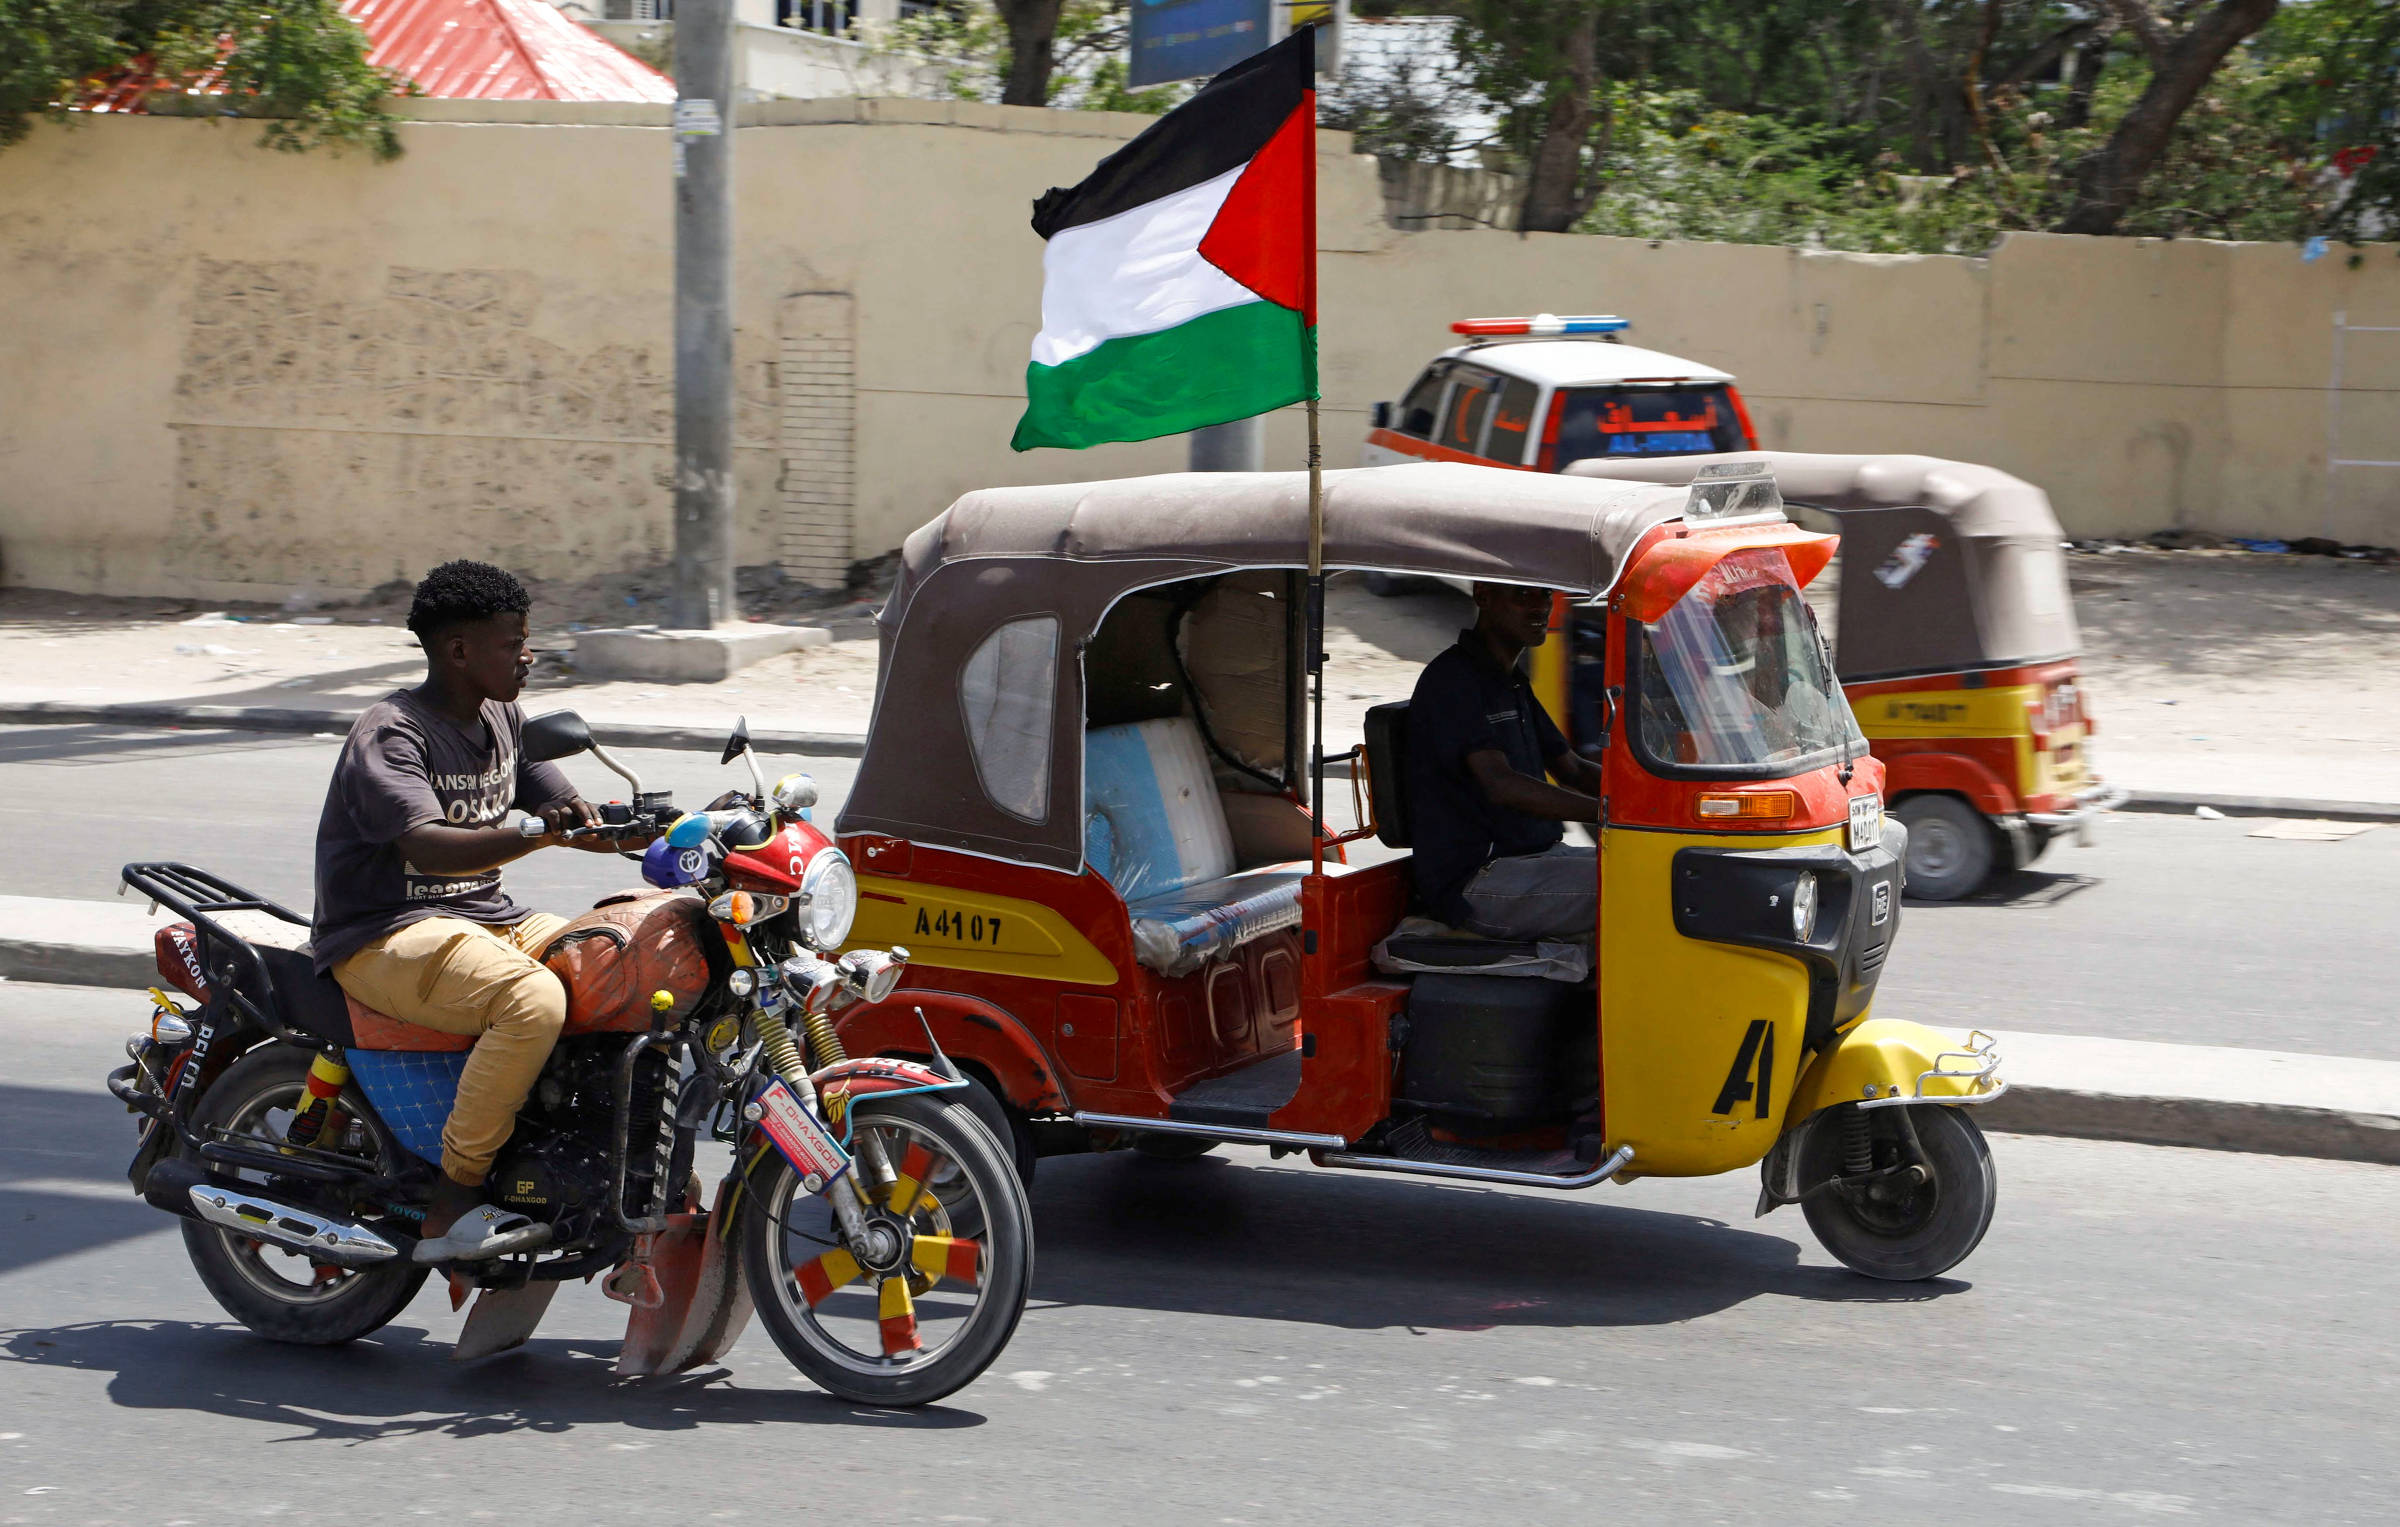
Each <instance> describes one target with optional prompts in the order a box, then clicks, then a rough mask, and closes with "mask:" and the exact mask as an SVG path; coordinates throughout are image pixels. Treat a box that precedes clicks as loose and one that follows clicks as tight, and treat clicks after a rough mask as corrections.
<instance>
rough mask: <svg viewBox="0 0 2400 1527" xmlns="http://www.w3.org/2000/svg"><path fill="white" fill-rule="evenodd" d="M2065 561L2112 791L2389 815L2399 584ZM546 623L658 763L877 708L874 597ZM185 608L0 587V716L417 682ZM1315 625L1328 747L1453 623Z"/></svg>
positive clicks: (2181, 555)
mask: <svg viewBox="0 0 2400 1527" xmlns="http://www.w3.org/2000/svg"><path fill="white" fill-rule="evenodd" d="M2069 568H2070V576H2071V579H2072V582H2073V585H2074V591H2075V601H2076V611H2077V614H2078V616H2079V618H2080V620H2081V622H2082V625H2083V633H2084V645H2085V657H2084V674H2085V683H2086V688H2087V689H2088V691H2089V693H2090V698H2091V705H2092V710H2093V713H2094V715H2095V716H2096V718H2097V720H2098V734H2097V740H2096V742H2095V744H2094V753H2095V756H2096V758H2097V761H2098V763H2099V765H2100V768H2101V771H2102V773H2103V774H2104V775H2106V776H2107V777H2108V778H2109V779H2110V780H2112V781H2113V782H2115V783H2118V784H2122V785H2125V786H2127V787H2129V788H2131V789H2132V790H2134V791H2135V792H2136V793H2137V795H2140V796H2146V797H2149V798H2150V799H2151V802H2152V803H2153V804H2157V805H2163V806H2166V807H2170V808H2179V809H2183V810H2189V809H2191V807H2192V806H2193V805H2196V804H2201V803H2203V802H2207V803H2220V802H2232V801H2243V800H2261V799H2263V800H2265V801H2268V802H2272V803H2282V804H2283V805H2284V806H2285V809H2287V810H2288V809H2290V804H2289V803H2292V802H2312V803H2322V804H2324V805H2327V806H2331V807H2335V808H2338V807H2340V806H2343V805H2366V806H2382V807H2387V808H2394V809H2400V569H2392V568H2383V567H2376V566H2371V565H2367V564H2363V563H2355V562H2341V561H2335V560H2332V559H2329V558H2323V557H2299V556H2261V555H2255V554H2249V553H2215V552H2125V553H2119V554H2114V555H2107V556H2099V555H2078V556H2074V557H2071V558H2070V559H2069ZM546 599H547V596H546V595H545V594H543V593H541V591H537V601H540V600H546ZM584 603H585V604H588V603H589V601H588V600H587V601H585V602H584ZM548 608H549V606H548V605H547V604H546V603H543V602H537V604H536V608H535V614H536V618H537V620H536V634H535V646H536V648H537V649H539V650H540V652H541V654H542V657H541V661H540V662H539V663H538V664H537V665H536V667H535V670H534V676H533V679H532V682H531V684H530V685H529V687H528V689H527V692H526V696H525V705H526V708H527V709H528V710H532V711H537V712H538V711H542V710H549V709H553V708H566V707H571V708H573V709H575V710H577V711H580V712H581V713H582V714H583V716H584V717H585V719H586V720H588V721H590V722H592V723H593V725H594V727H595V728H596V729H597V730H598V731H599V733H600V735H601V737H602V740H603V741H609V740H612V738H613V740H616V741H620V742H625V743H637V742H638V743H642V744H646V745H650V746H667V747H672V746H694V747H715V746H717V745H718V744H719V743H720V742H721V741H722V739H723V737H724V735H725V732H726V729H727V728H729V727H730V726H731V725H732V723H733V719H734V717H736V716H737V715H744V716H747V717H748V718H749V721H750V725H751V729H752V732H753V733H754V734H756V735H759V736H760V737H761V739H762V741H763V740H765V739H766V738H767V737H770V736H771V737H774V738H776V739H777V740H778V743H779V745H783V746H791V747H804V748H806V750H808V751H815V752H821V753H835V754H842V753H847V754H853V755H855V754H856V752H857V751H858V747H859V741H858V739H859V738H860V736H861V734H863V733H864V732H865V730H866V727H867V721H868V717H869V713H870V710H871V707H872V705H873V702H874V694H875V667H876V642H875V626H874V619H873V612H874V603H873V601H872V600H859V601H855V602H853V603H850V604H846V605H841V606H838V607H835V608H832V609H828V610H818V611H811V612H805V613H791V612H783V613H780V614H779V615H778V616H777V618H780V619H786V620H790V621H792V622H794V623H798V624H808V625H817V626H822V627H824V628H826V629H827V630H829V631H830V632H831V633H832V635H833V640H832V641H831V642H830V643H829V644H827V645H825V646H821V647H813V648H809V649H807V650H805V651H800V652H793V653H787V654H784V655H783V656H780V657H776V658H771V659H769V660H767V661H766V662H763V663H760V664H758V665H757V666H755V667H752V668H747V669H744V670H743V671H742V672H740V673H738V674H736V675H734V676H733V677H732V678H729V679H726V680H724V681H723V682H721V683H716V684H654V683H617V684H594V683H589V682H583V681H580V680H578V679H577V677H576V676H575V674H574V672H573V668H572V652H573V642H574V632H573V630H572V629H571V628H570V625H569V624H568V623H567V622H566V620H565V617H566V616H567V615H571V614H576V613H583V614H590V613H592V611H591V610H589V609H586V608H584V607H583V606H582V605H578V604H566V605H565V606H564V608H563V609H560V610H555V611H552V612H551V613H552V614H553V615H554V616H556V618H555V619H552V620H550V621H549V622H548V623H544V620H543V616H544V613H545V610H546V609H548ZM195 609H196V607H193V606H189V605H178V604H176V603H174V602H172V601H165V600H104V599H98V598H91V597H86V596H79V595H64V594H57V593H51V592H46V591H38V590H25V589H16V590H8V591H5V592H0V676H4V677H0V721H6V722H28V721H84V722H89V721H101V722H107V723H110V724H117V725H135V726H235V727H250V728H256V729H265V730H277V731H336V732H338V731H341V730H343V729H344V728H345V727H346V726H347V725H348V723H349V718H350V717H352V716H355V715H356V714H357V713H358V711H359V710H360V709H361V708H363V707H364V706H366V705H367V704H369V703H371V702H372V701H373V700H375V699H376V698H377V697H378V696H380V695H382V694H384V693H387V692H388V691H389V690H391V689H392V688H394V687H395V686H397V685H400V684H405V683H408V682H411V681H413V679H414V678H415V677H416V676H417V674H419V673H420V672H421V671H422V666H421V665H422V660H421V658H420V657H419V656H418V653H417V649H416V644H415V642H414V640H413V639H412V638H411V637H410V636H409V634H408V633H407V632H406V631H405V630H403V629H401V628H400V625H399V622H400V619H401V618H402V616H403V615H404V614H405V610H404V607H402V606H398V605H390V604H387V605H382V606H377V607H374V608H372V609H367V610H343V611H327V612H319V613H313V614H300V615H297V616H291V615H285V614H281V613H278V612H274V611H259V612H254V613H251V614H245V613H244V612H241V611H233V612H230V613H229V614H226V615H223V616H219V617H218V618H216V619H213V620H212V619H210V618H209V617H210V616H211V614H212V612H210V611H205V610H198V611H197V612H196V613H195ZM628 613H629V614H631V615H634V616H636V617H637V618H653V617H650V616H648V615H647V614H645V613H644V612H643V611H641V610H634V611H629V612H628ZM1327 615H1328V630H1327V639H1326V648H1327V657H1328V666H1327V691H1326V697H1325V712H1326V735H1327V738H1328V740H1329V742H1330V743H1331V744H1332V745H1333V746H1335V747H1336V748H1338V747H1341V746H1343V745H1344V742H1345V740H1346V739H1354V738H1355V737H1356V736H1357V735H1358V733H1359V730H1360V726H1361V718H1362V717H1363V715H1364V713H1365V711H1366V708H1367V707H1368V706H1369V705H1372V704H1376V703H1378V702H1380V701H1382V700H1386V699H1390V698H1394V697H1396V696H1399V695H1404V694H1406V693H1407V692H1408V690H1409V688H1410V687H1411V686H1412V685H1413V684H1414V683H1415V681H1416V675H1417V672H1418V671H1419V670H1420V669H1421V668H1422V667H1423V666H1424V665H1425V663H1426V662H1427V661H1429V660H1430V659H1431V658H1432V657H1433V656H1434V655H1435V654H1436V653H1438V652H1439V651H1441V650H1442V648H1443V647H1445V646H1447V645H1448V644H1449V643H1450V642H1451V641H1452V640H1453V639H1454V638H1455V636H1456V634H1457V631H1458V628H1459V627H1460V626H1461V625H1463V624H1465V623H1466V622H1467V621H1469V620H1470V619H1472V614H1471V612H1470V610H1469V608H1468V606H1467V603H1466V600H1465V599H1464V598H1463V597H1462V596H1460V595H1457V594H1454V593H1451V592H1449V591H1447V590H1441V589H1435V590H1430V591H1427V592H1421V593H1413V594H1406V595H1402V596H1400V597H1397V598H1390V599H1380V598H1377V597H1375V596H1373V595H1371V594H1369V593H1367V592H1366V591H1365V589H1364V588H1363V587H1361V586H1360V585H1359V584H1358V583H1356V582H1355V581H1353V580H1349V579H1337V580H1336V582H1335V584H1334V587H1333V590H1332V595H1331V597H1330V598H1329V600H1328V601H1327ZM235 616H241V617H242V618H240V619H235V618H234V617H235ZM195 621H198V622H199V623H194V622H195ZM126 707H135V708H134V709H126ZM203 707H205V709H204V708H203ZM659 728H664V729H665V731H664V732H663V733H662V732H660V731H658V730H656V729H659ZM637 729H641V730H637ZM679 739H680V740H679Z"/></svg>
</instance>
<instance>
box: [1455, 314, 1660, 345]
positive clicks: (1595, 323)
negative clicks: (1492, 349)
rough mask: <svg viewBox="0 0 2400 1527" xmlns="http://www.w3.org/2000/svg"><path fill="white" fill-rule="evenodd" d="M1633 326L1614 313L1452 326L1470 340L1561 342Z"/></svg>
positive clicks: (1472, 320) (1477, 320)
mask: <svg viewBox="0 0 2400 1527" xmlns="http://www.w3.org/2000/svg"><path fill="white" fill-rule="evenodd" d="M1632 327H1633V322H1632V320H1631V319H1626V318H1619V317H1617V316H1616V315H1615V314H1614V313H1579V314H1575V315H1572V316H1569V317H1565V318H1562V317H1560V316H1559V315H1558V314H1556V313H1536V314H1534V315H1533V316H1532V317H1531V318H1461V319H1459V320H1458V321H1457V322H1456V323H1453V324H1452V325H1450V332H1451V333H1453V334H1464V335H1466V336H1467V337H1468V338H1470V339H1557V338H1560V337H1561V336H1564V335H1570V334H1615V333H1618V332H1620V331H1622V330H1625V329H1630V328H1632Z"/></svg>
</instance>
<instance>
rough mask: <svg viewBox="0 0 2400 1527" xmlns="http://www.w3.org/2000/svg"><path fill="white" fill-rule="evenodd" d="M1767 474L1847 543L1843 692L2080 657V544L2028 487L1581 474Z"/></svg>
mask: <svg viewBox="0 0 2400 1527" xmlns="http://www.w3.org/2000/svg"><path fill="white" fill-rule="evenodd" d="M1736 460H1740V461H1763V462H1765V463H1766V464H1767V466H1768V469H1769V470H1770V471H1771V472H1772V473H1773V474H1774V477H1775V482H1776V485H1777V486H1778V487H1779V488H1780V489H1781V490H1782V493H1783V499H1784V502H1785V503H1786V504H1789V505H1793V506H1795V507H1801V508H1809V509H1820V510H1823V511H1825V512H1826V513H1828V514H1830V515H1832V516H1833V517H1834V519H1835V520H1836V522H1837V523H1838V526H1839V528H1840V531H1841V536H1842V549H1841V562H1842V573H1841V585H1840V591H1839V596H1838V602H1839V609H1838V611H1837V612H1836V616H1835V619H1834V622H1833V625H1834V629H1835V644H1834V661H1835V667H1836V670H1837V671H1838V673H1839V674H1840V676H1841V678H1842V680H1843V682H1845V683H1849V682H1855V681H1859V680H1866V679H1880V678H1897V677H1901V676H1905V675H1910V674H1933V673H1958V672H1966V671H1970V670H1975V669H1988V668H2002V667H2013V666H2016V665H2019V664H2026V663H2039V662H2047V661H2051V660H2054V659H2058V658H2066V657H2073V656H2075V655H2076V654H2077V653H2079V652H2080V651H2081V650H2082V645H2083V639H2082V636H2081V634H2080V633H2079V632H2078V631H2077V629H2076V626H2075V607H2074V604H2073V602H2072V601H2071V600H2070V599H2069V597H2068V593H2067V571H2066V557H2065V555H2064V553H2063V552H2062V551H2061V549H2060V542H2061V541H2062V540H2063V539H2064V538H2065V534H2066V532H2065V531H2064V530H2062V529H2061V528H2060V526H2059V523H2058V516H2057V515H2056V514H2055V513H2053V512H2052V510H2051V508H2050V498H2049V495H2047V494H2045V493H2044V492H2043V491H2042V490H2041V489H2039V488H2037V487H2035V486H2034V485H2033V484H2031V483H2029V482H2026V481H2025V480H2024V479H2022V478H2018V477H2011V476H2010V475H2009V474H2008V473H2006V472H2002V471H2000V470H1998V469H1997V468H1994V467H1987V466H1978V465H1976V464H1974V463H1972V462H1964V461H1945V460H1942V459H1941V458H1939V457H1935V456H1834V455H1818V454H1812V453H1807V452H1800V451H1743V452H1738V453H1735V454H1733V455H1725V456H1664V457H1654V458H1649V459H1645V460H1638V461H1608V460H1589V461H1579V462H1576V463H1575V464H1574V465H1572V466H1570V467H1568V468H1567V475H1569V476H1574V477H1581V478H1585V479H1591V480H1599V481H1614V482H1647V483H1657V484H1661V485H1664V486H1668V487H1678V486H1683V485H1686V484H1688V483H1690V482H1691V481H1692V479H1693V477H1694V476H1696V475H1697V474H1698V472H1699V470H1700V469H1701V468H1702V467H1704V466H1707V465H1708V464H1710V463H1711V462H1721V461H1736Z"/></svg>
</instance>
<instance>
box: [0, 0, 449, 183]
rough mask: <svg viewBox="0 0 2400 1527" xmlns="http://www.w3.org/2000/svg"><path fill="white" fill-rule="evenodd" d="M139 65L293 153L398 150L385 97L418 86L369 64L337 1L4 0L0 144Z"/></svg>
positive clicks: (166, 85)
mask: <svg viewBox="0 0 2400 1527" xmlns="http://www.w3.org/2000/svg"><path fill="white" fill-rule="evenodd" d="M128 70H131V71H136V72H138V73H140V74H141V75H143V76H144V77H146V78H148V79H149V80H150V81H152V82H153V83H154V85H155V87H156V88H157V90H158V91H160V92H161V93H162V94H163V93H186V92H193V91H201V92H205V94H201V95H196V96H193V97H192V98H193V99H196V100H202V101H205V102H206V103H207V104H208V106H209V107H211V108H213V109H214V110H216V111H218V112H221V113H222V114H225V115H238V116H243V117H257V118H263V119H264V135H263V136H264V141H265V142H266V143H267V144H268V145H269V146H270V147H273V148H278V149H284V150H289V151H294V152H297V151H299V150H303V149H309V148H315V147H320V146H324V147H330V148H337V149H338V148H342V147H359V148H364V149H365V150H367V151H368V152H369V153H370V154H372V155H373V156H374V157H375V158H377V159H391V158H394V157H396V156H397V155H398V154H399V152H400V138H399V134H398V133H397V132H396V131H395V130H394V118H393V117H392V115H391V114H390V112H389V111H388V110H386V108H385V104H384V103H385V100H386V98H387V97H388V96H391V95H395V94H412V93H414V87H413V86H412V85H410V84H409V83H408V82H407V81H405V80H403V79H401V78H400V77H398V76H397V75H394V74H391V73H389V72H388V71H385V70H382V69H377V68H374V67H372V66H370V65H369V64H368V63H367V40H366V34H365V33H363V32H361V31H360V30H359V29H358V27H357V26H356V25H355V24H354V23H352V22H351V21H350V20H349V18H347V17H345V16H344V15H343V14H342V12H341V7H340V5H339V4H338V3H337V0H276V3H275V4H273V5H271V6H268V5H260V4H256V3H251V4H243V3H239V0H0V147H4V146H6V145H8V144H11V143H15V142H17V141H18V140H19V139H21V138H23V137H24V136H25V134H26V132H27V131H28V130H29V128H30V127H31V124H32V120H33V119H34V118H35V117H37V116H40V115H44V114H47V115H50V116H52V117H58V118H63V117H64V116H65V115H66V114H67V112H68V111H69V110H71V109H72V108H73V107H74V106H75V105H76V104H77V103H78V102H80V101H82V100H83V99H84V98H85V97H86V96H87V95H88V94H89V93H90V92H91V91H92V90H93V89H95V88H96V87H98V86H100V85H102V84H104V83H106V82H108V81H110V80H112V79H115V78H117V77H119V76H120V75H121V74H123V73H124V72H126V71H128Z"/></svg>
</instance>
